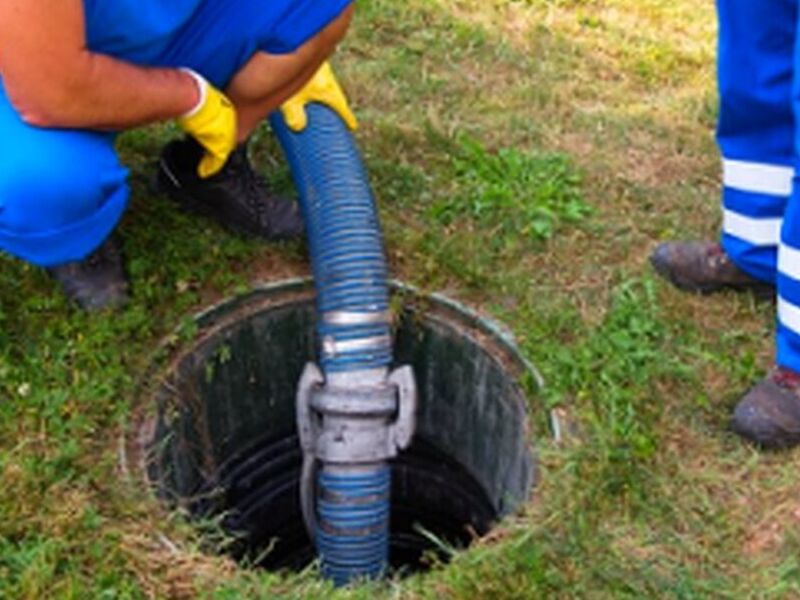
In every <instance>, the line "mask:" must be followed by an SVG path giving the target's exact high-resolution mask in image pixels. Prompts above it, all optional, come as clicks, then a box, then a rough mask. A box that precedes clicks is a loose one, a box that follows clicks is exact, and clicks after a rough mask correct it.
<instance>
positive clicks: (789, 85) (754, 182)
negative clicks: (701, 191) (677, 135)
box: [717, 0, 800, 372]
mask: <svg viewBox="0 0 800 600" xmlns="http://www.w3.org/2000/svg"><path fill="white" fill-rule="evenodd" d="M717 9H718V12H719V29H720V32H719V68H718V73H719V93H720V116H719V126H718V131H717V139H718V142H719V147H720V151H721V153H722V159H723V197H722V205H723V206H722V208H723V226H722V245H723V247H724V248H725V250H726V252H727V253H728V254H729V255H730V256H731V258H732V259H733V260H734V262H735V263H736V264H737V265H738V266H739V267H740V268H742V269H743V270H744V271H746V272H748V273H750V274H751V275H753V276H755V277H757V278H759V279H761V280H763V281H767V282H771V283H775V284H776V287H777V295H778V319H777V320H778V323H777V333H776V346H777V358H776V360H777V363H778V364H779V365H781V366H783V367H788V368H790V369H792V370H794V371H798V372H800V184H799V183H798V180H797V173H798V156H799V155H800V151H798V148H800V132H798V126H797V124H798V122H799V121H800V49H799V48H798V35H797V32H798V0H717Z"/></svg>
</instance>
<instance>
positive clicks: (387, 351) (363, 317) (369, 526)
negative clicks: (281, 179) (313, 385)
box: [270, 104, 392, 585]
mask: <svg viewBox="0 0 800 600" xmlns="http://www.w3.org/2000/svg"><path fill="white" fill-rule="evenodd" d="M306 111H307V116H308V126H307V127H306V128H305V129H304V130H303V131H301V132H299V133H298V132H294V131H292V130H291V129H290V128H289V127H288V126H287V125H286V122H285V121H284V119H283V116H282V115H281V114H280V113H275V114H273V115H272V116H271V117H270V123H271V125H272V128H273V130H274V132H275V134H276V135H277V138H278V140H279V142H280V143H281V146H282V148H283V151H284V153H285V155H286V158H287V160H288V163H289V166H290V168H291V170H292V174H293V176H294V181H295V185H296V186H297V188H298V192H299V196H300V205H301V210H302V212H303V217H304V219H305V222H306V229H307V232H308V243H309V247H310V253H311V265H312V270H313V274H314V280H315V285H316V289H317V310H318V314H319V318H318V323H317V332H318V335H319V338H320V340H321V341H322V353H321V360H320V364H321V367H322V371H323V372H324V375H325V378H326V380H327V379H329V378H331V377H332V376H334V377H336V376H338V377H339V378H340V379H341V377H342V376H344V381H348V380H353V381H358V380H359V379H361V378H362V377H361V376H362V375H363V377H365V378H367V379H370V378H372V379H373V380H375V382H376V383H377V384H382V383H383V380H385V378H386V373H387V371H388V368H389V365H390V363H391V360H392V354H391V331H390V323H389V320H388V317H386V315H387V314H388V310H389V292H388V287H387V276H388V275H387V265H386V259H385V256H384V251H383V239H382V235H381V231H380V225H379V221H378V215H377V210H376V207H375V201H374V198H373V196H372V191H371V189H370V186H369V182H368V180H367V174H366V172H365V170H364V166H363V163H362V160H361V157H360V154H359V151H358V149H357V147H356V145H355V141H354V139H353V136H352V135H351V134H350V131H349V130H348V129H347V127H346V125H345V124H344V122H343V121H342V120H341V118H340V117H339V116H338V115H337V114H336V113H335V112H334V111H332V110H331V109H329V108H327V107H326V106H323V105H320V104H309V105H308V106H307V107H306ZM348 378H350V379H348ZM390 482H391V477H390V469H389V467H388V463H387V462H386V461H385V460H379V461H374V462H371V463H366V464H364V463H361V464H358V465H355V466H354V465H336V464H323V466H322V468H321V469H320V472H319V475H318V478H317V509H316V535H315V538H316V544H317V550H318V552H319V555H320V559H321V563H322V572H323V574H324V575H325V576H326V577H328V578H330V579H331V580H332V581H333V582H334V584H336V585H344V584H347V583H348V582H350V581H352V580H354V579H358V578H376V577H379V576H381V574H383V573H384V572H385V570H386V567H387V563H388V546H389V509H390V489H389V488H390Z"/></svg>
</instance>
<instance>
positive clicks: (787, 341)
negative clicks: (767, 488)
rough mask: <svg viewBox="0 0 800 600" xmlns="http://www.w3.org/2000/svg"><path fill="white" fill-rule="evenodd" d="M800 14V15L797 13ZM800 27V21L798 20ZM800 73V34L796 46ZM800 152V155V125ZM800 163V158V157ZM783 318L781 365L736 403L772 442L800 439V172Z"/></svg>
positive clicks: (789, 223) (746, 431) (789, 224)
mask: <svg viewBox="0 0 800 600" xmlns="http://www.w3.org/2000/svg"><path fill="white" fill-rule="evenodd" d="M797 18H798V19H800V15H797ZM798 27H799V28H800V24H799V25H798ZM795 64H796V65H797V66H798V70H797V71H796V73H798V74H800V39H798V40H797V44H796V48H795ZM793 107H794V114H795V115H796V116H797V117H800V77H798V76H796V77H795V82H794V90H793ZM798 123H800V120H798ZM796 129H797V132H796V140H795V152H796V156H800V127H797V128H796ZM796 164H800V160H798V161H796ZM777 272H778V276H777V287H778V318H777V332H776V336H775V337H776V347H777V352H776V359H775V362H776V368H775V369H773V371H772V372H771V373H770V374H769V375H768V376H767V377H766V378H765V379H764V380H762V381H761V382H760V383H758V384H757V385H756V386H755V387H754V388H753V389H752V390H750V392H748V394H747V395H746V396H745V397H744V398H743V399H742V401H741V402H740V403H739V405H738V406H737V407H736V411H735V413H734V418H733V427H734V429H735V430H736V431H737V432H738V433H739V434H740V435H742V436H744V437H745V438H747V439H750V440H752V441H754V442H757V443H759V444H761V445H763V446H766V447H771V448H784V447H789V446H793V445H797V444H800V177H798V176H795V178H794V189H793V191H792V195H791V197H790V198H789V202H788V205H787V208H786V212H785V217H784V220H783V227H782V229H781V240H780V245H779V247H778V264H777Z"/></svg>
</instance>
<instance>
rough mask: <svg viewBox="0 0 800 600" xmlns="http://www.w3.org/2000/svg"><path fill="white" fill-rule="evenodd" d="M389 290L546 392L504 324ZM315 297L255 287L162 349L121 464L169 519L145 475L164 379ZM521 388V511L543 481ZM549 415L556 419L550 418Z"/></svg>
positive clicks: (307, 282)
mask: <svg viewBox="0 0 800 600" xmlns="http://www.w3.org/2000/svg"><path fill="white" fill-rule="evenodd" d="M390 291H391V293H392V296H393V298H395V299H396V298H397V297H399V298H401V299H402V300H403V304H412V305H414V306H415V307H418V308H419V309H421V310H424V307H425V306H426V304H429V303H430V302H434V303H435V304H436V308H437V310H438V311H440V312H442V313H444V314H446V313H451V316H452V317H455V319H456V320H458V321H459V322H460V324H461V325H464V326H465V328H466V330H467V331H468V332H469V335H470V336H471V337H474V338H475V339H476V341H478V342H479V343H480V345H481V347H482V348H484V349H486V351H487V354H490V355H491V356H493V357H494V358H495V360H497V361H499V362H500V364H502V365H503V367H504V368H505V369H506V370H507V371H508V372H509V373H510V374H512V375H513V376H515V377H516V379H517V382H518V383H519V381H520V380H521V378H522V377H523V376H524V375H526V374H527V375H529V376H530V379H531V381H532V384H533V386H534V389H535V391H540V390H541V389H542V388H543V386H544V381H543V378H542V376H541V374H540V373H539V371H538V370H537V369H536V368H535V367H534V366H533V365H532V364H531V363H530V362H529V361H527V360H526V359H525V357H524V356H523V355H522V354H521V352H520V351H519V349H518V348H517V346H516V343H515V341H514V336H513V334H512V333H511V332H510V330H508V329H507V328H505V327H504V326H503V325H501V324H499V323H497V322H496V321H494V320H492V319H491V318H488V317H486V316H485V315H481V314H480V313H478V312H477V311H475V310H473V309H471V308H469V307H467V306H465V305H464V304H461V303H460V302H457V301H455V300H453V299H451V298H449V297H447V296H444V295H443V294H440V293H431V294H424V293H422V292H420V291H419V290H418V289H417V288H415V287H413V286H410V285H407V284H404V283H402V282H398V281H392V282H390ZM313 296H314V288H313V279H311V278H292V279H288V280H280V281H275V282H270V283H265V284H260V285H255V286H253V287H252V288H251V289H250V290H248V291H247V292H246V293H245V294H241V295H238V296H234V297H230V298H226V299H224V300H222V301H220V302H217V303H215V304H213V305H211V306H210V307H208V308H206V309H203V310H201V311H199V312H197V313H195V314H194V315H193V316H192V317H191V318H190V322H191V323H192V324H193V326H192V327H190V328H189V329H190V331H189V334H188V335H186V334H185V333H182V332H185V327H186V321H184V323H183V324H182V325H181V326H179V327H177V328H176V329H175V330H174V331H173V333H172V334H171V335H169V336H167V337H166V338H165V339H164V340H163V341H162V342H161V343H160V344H159V345H158V347H157V349H156V350H155V351H154V353H153V357H152V358H151V360H150V361H149V365H148V367H147V368H146V369H145V371H144V375H143V376H142V378H141V380H140V384H139V386H138V387H137V395H136V398H135V400H134V403H133V410H132V412H131V417H130V418H129V419H128V420H127V422H126V423H125V426H124V428H123V431H122V435H121V437H120V445H119V462H120V467H121V470H122V472H123V475H124V476H125V477H126V479H127V480H128V481H131V482H133V483H134V484H135V485H136V486H137V488H138V487H139V486H141V485H142V484H143V485H144V490H146V491H147V493H148V497H149V500H152V501H155V502H154V507H155V508H156V510H158V511H160V512H162V513H163V514H165V515H166V514H167V512H169V511H170V509H169V508H168V507H167V506H166V505H165V504H164V502H163V499H160V498H158V497H157V496H156V494H155V488H154V484H153V482H152V481H151V479H150V478H149V476H148V473H147V466H146V456H145V453H144V452H143V448H144V445H145V444H144V442H145V440H147V439H148V437H150V438H152V433H153V429H152V425H153V421H154V419H153V418H152V416H153V410H154V409H155V406H156V405H155V403H154V402H153V399H154V397H155V396H154V394H155V391H156V390H157V389H158V388H159V386H160V385H161V384H162V383H163V378H164V377H165V375H166V374H167V373H170V372H172V371H173V369H174V368H175V367H176V366H177V364H179V362H180V360H181V359H182V358H183V357H184V356H186V355H187V354H188V353H190V352H191V349H192V348H195V347H198V346H199V345H200V344H202V343H203V342H204V341H205V340H207V339H208V338H209V337H213V335H214V334H215V333H216V332H217V331H219V330H221V329H224V328H225V327H226V326H227V325H230V324H232V323H233V322H236V321H240V320H241V319H242V318H247V316H249V315H253V314H257V313H259V312H262V311H264V310H267V309H269V308H271V307H280V306H282V305H286V304H290V303H293V302H298V301H308V300H311V299H313ZM393 305H394V303H393ZM240 309H244V310H240ZM195 328H196V329H195ZM182 336H183V337H182ZM520 389H521V391H522V395H523V397H524V398H525V400H526V402H525V404H524V407H523V408H524V411H525V414H526V415H527V419H526V422H525V424H524V429H525V431H526V439H527V440H528V442H527V443H528V446H529V448H530V451H531V456H532V460H533V467H532V473H531V485H530V487H529V489H528V493H527V495H526V496H525V497H524V498H520V501H519V503H518V507H522V506H524V505H525V504H526V503H528V502H530V501H531V499H532V498H533V495H534V493H535V490H536V489H537V487H538V482H539V465H538V461H537V460H536V456H537V454H538V453H537V451H536V445H535V439H533V438H532V437H531V434H530V429H531V425H532V419H531V415H530V402H531V394H530V393H529V392H527V391H526V390H525V389H524V388H522V386H520ZM550 416H551V418H552V415H550ZM505 516H508V513H503V514H500V518H501V519H502V518H504V517H505Z"/></svg>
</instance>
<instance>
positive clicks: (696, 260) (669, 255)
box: [650, 241, 775, 299]
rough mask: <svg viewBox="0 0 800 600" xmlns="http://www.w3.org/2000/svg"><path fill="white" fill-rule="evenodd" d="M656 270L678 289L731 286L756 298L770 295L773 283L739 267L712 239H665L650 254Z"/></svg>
mask: <svg viewBox="0 0 800 600" xmlns="http://www.w3.org/2000/svg"><path fill="white" fill-rule="evenodd" d="M650 263H651V264H652V265H653V268H654V269H655V270H656V272H657V273H658V274H659V275H661V276H662V277H663V278H664V279H667V280H668V281H669V282H670V283H672V284H673V285H674V286H675V287H677V288H678V289H681V290H684V291H687V292H694V293H698V294H710V293H712V292H718V291H721V290H726V289H732V290H738V291H749V292H752V293H753V294H755V295H756V296H758V297H759V298H764V299H767V298H772V297H774V294H775V288H774V286H772V285H770V284H768V283H765V282H763V281H761V280H758V279H756V278H755V277H752V276H750V275H748V274H747V273H745V272H744V271H743V270H742V269H740V268H739V267H738V266H736V264H734V262H733V261H732V260H731V258H730V257H729V256H728V255H727V254H726V252H725V250H723V248H722V246H720V244H718V243H714V242H699V241H698V242H666V243H664V244H661V245H659V246H658V247H657V248H656V249H655V250H654V251H653V253H652V254H651V255H650Z"/></svg>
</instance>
